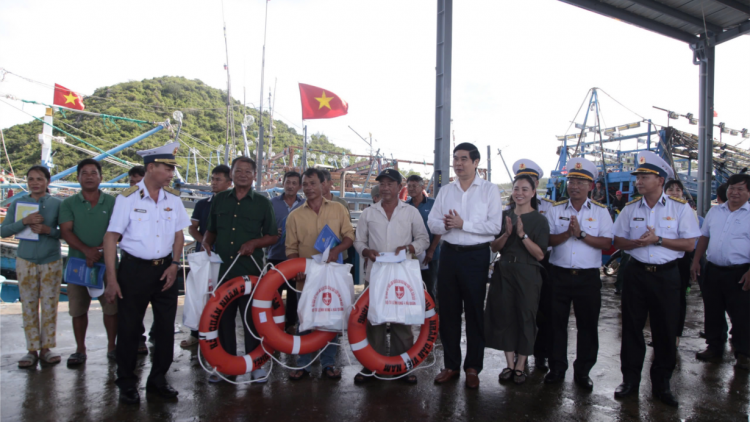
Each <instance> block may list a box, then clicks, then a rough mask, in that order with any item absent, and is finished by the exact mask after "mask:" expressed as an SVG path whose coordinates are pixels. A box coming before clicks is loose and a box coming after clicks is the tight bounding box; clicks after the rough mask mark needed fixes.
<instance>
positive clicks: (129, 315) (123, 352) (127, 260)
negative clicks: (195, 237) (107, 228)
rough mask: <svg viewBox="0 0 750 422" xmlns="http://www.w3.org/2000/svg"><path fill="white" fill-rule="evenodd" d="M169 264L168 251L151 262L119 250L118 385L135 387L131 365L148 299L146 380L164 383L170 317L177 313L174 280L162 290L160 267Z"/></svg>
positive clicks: (169, 351)
mask: <svg viewBox="0 0 750 422" xmlns="http://www.w3.org/2000/svg"><path fill="white" fill-rule="evenodd" d="M170 265H172V257H171V255H170V256H168V257H166V258H164V260H163V263H161V264H159V265H153V261H147V260H142V259H138V258H135V257H132V256H130V255H128V254H126V253H123V254H122V261H121V262H120V268H119V269H118V271H117V280H118V281H119V284H120V291H121V292H122V299H119V298H118V302H117V348H116V352H115V355H116V358H117V381H116V384H117V386H118V387H120V388H121V389H127V388H132V387H136V386H137V385H138V377H137V376H136V375H135V368H136V366H137V359H138V341H139V340H140V338H141V334H142V333H143V317H144V315H145V314H146V308H148V304H149V303H151V309H152V311H153V313H154V322H153V324H152V332H153V335H152V337H153V342H154V351H153V354H152V365H151V373H150V374H149V376H148V381H147V382H148V384H151V385H155V386H161V385H164V384H166V383H167V380H166V378H165V375H166V374H167V371H168V370H169V367H170V366H171V365H172V357H173V347H174V321H175V316H176V315H177V283H176V282H175V283H174V284H172V287H170V288H169V289H167V290H166V291H163V292H162V291H161V290H162V289H163V288H164V284H165V283H166V279H165V280H160V278H161V276H162V275H163V274H164V271H165V270H166V269H167V268H169V266H170Z"/></svg>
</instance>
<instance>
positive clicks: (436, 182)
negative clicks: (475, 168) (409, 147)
mask: <svg viewBox="0 0 750 422" xmlns="http://www.w3.org/2000/svg"><path fill="white" fill-rule="evenodd" d="M437 12H438V13H437V59H436V61H437V63H436V65H435V73H436V78H435V161H434V163H435V164H434V167H433V168H434V173H433V174H434V179H433V192H430V193H432V197H433V198H435V197H437V194H438V191H440V187H441V186H442V185H447V184H448V183H450V158H451V142H450V132H451V63H452V58H453V54H452V50H453V0H437Z"/></svg>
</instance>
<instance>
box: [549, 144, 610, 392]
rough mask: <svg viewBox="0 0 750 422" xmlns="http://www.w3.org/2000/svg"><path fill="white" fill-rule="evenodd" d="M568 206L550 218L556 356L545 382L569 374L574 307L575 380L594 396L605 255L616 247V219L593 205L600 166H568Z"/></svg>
mask: <svg viewBox="0 0 750 422" xmlns="http://www.w3.org/2000/svg"><path fill="white" fill-rule="evenodd" d="M568 168H569V169H570V170H569V171H568V194H569V196H570V199H569V200H566V201H559V202H556V203H555V206H553V207H552V209H551V210H550V211H549V213H547V221H548V222H549V227H550V242H549V244H550V245H551V246H552V254H551V255H550V258H549V263H550V265H549V282H550V287H551V291H552V292H551V295H552V327H551V328H552V350H551V354H550V358H549V368H550V372H549V374H547V376H546V377H544V382H545V383H547V384H553V383H558V382H562V381H564V380H565V371H566V370H567V369H568V318H569V316H570V305H571V303H572V304H573V310H574V311H575V317H576V329H577V331H578V341H577V345H576V360H575V362H573V370H574V372H573V380H574V381H575V383H576V384H577V385H579V386H580V387H583V388H584V389H587V390H591V389H593V388H594V383H593V381H592V380H591V378H590V377H589V372H590V371H591V368H592V367H593V366H594V364H596V357H597V354H598V352H599V332H598V328H599V327H598V325H599V311H600V310H601V306H602V296H601V288H602V280H601V276H600V274H599V268H600V267H601V266H602V250H607V249H609V248H610V247H611V246H612V217H610V215H609V211H607V207H606V206H605V205H604V204H600V203H598V202H596V201H592V200H590V199H589V198H588V194H589V192H590V191H591V189H592V188H593V187H594V175H595V174H596V172H597V169H596V166H595V165H594V163H592V162H591V161H589V160H587V159H585V158H573V159H572V160H570V161H568Z"/></svg>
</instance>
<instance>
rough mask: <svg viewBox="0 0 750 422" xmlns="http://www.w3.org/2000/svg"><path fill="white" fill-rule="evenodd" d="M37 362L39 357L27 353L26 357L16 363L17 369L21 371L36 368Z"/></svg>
mask: <svg viewBox="0 0 750 422" xmlns="http://www.w3.org/2000/svg"><path fill="white" fill-rule="evenodd" d="M37 361H39V357H38V356H37V355H32V354H31V353H27V354H26V356H24V357H22V358H21V360H19V361H18V367H19V368H22V369H29V368H34V367H36V363H37Z"/></svg>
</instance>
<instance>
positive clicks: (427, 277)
mask: <svg viewBox="0 0 750 422" xmlns="http://www.w3.org/2000/svg"><path fill="white" fill-rule="evenodd" d="M438 258H440V257H439V256H438ZM439 265H440V260H439V259H437V260H432V261H430V263H429V265H428V266H427V269H426V270H421V273H422V281H423V282H424V284H425V286H427V293H429V294H430V296H431V297H432V300H433V301H434V302H435V305H436V306H437V303H438V298H437V275H438V268H439Z"/></svg>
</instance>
